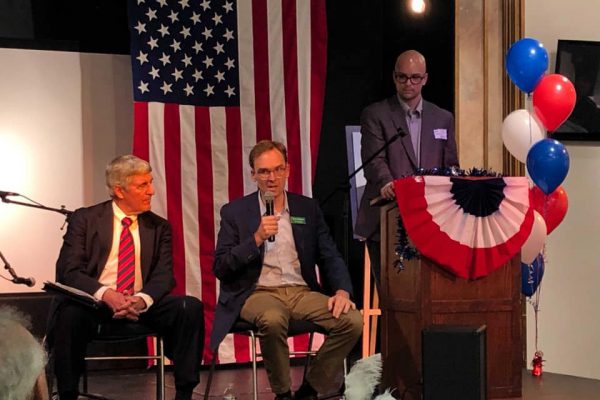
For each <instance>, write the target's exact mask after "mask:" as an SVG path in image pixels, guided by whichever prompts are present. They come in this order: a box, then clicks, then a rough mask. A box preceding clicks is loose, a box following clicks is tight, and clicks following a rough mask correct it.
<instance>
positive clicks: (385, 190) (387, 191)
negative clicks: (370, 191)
mask: <svg viewBox="0 0 600 400" xmlns="http://www.w3.org/2000/svg"><path fill="white" fill-rule="evenodd" d="M379 193H380V194H381V197H383V198H384V199H386V200H392V199H393V198H394V197H396V192H395V191H394V182H393V181H392V182H388V183H386V184H385V185H384V186H383V187H382V188H381V190H380V191H379Z"/></svg>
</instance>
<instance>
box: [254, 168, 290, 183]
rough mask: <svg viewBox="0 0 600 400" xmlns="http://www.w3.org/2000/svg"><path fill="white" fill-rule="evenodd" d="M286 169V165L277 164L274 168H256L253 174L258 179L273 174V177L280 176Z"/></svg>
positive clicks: (264, 178)
mask: <svg viewBox="0 0 600 400" xmlns="http://www.w3.org/2000/svg"><path fill="white" fill-rule="evenodd" d="M286 171H287V166H285V165H279V166H277V167H275V168H259V169H257V170H256V172H255V174H256V176H257V177H258V179H262V180H267V179H269V177H270V176H271V174H273V175H274V176H275V178H282V177H283V176H284V175H285V172H286Z"/></svg>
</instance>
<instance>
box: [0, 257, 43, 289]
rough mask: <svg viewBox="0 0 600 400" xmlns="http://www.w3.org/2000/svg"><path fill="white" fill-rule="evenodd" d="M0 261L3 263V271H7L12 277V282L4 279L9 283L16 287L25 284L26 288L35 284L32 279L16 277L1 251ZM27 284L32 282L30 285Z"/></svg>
mask: <svg viewBox="0 0 600 400" xmlns="http://www.w3.org/2000/svg"><path fill="white" fill-rule="evenodd" d="M0 259H2V262H3V263H4V269H5V270H7V271H8V273H9V274H10V276H12V280H10V279H7V278H5V279H6V280H8V281H11V282H12V283H14V284H15V285H17V284H19V283H23V284H26V285H27V286H30V287H31V286H33V285H34V284H35V280H33V279H32V278H28V279H27V278H21V277H20V276H19V275H17V273H16V272H15V270H14V269H13V268H12V267H11V266H10V263H9V262H8V260H7V259H6V258H4V254H2V252H1V251H0ZM28 282H32V283H31V284H29V283H28Z"/></svg>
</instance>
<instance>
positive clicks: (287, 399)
mask: <svg viewBox="0 0 600 400" xmlns="http://www.w3.org/2000/svg"><path fill="white" fill-rule="evenodd" d="M275 400H293V398H292V392H290V391H289V390H288V391H287V392H285V393H279V394H275Z"/></svg>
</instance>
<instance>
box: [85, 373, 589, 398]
mask: <svg viewBox="0 0 600 400" xmlns="http://www.w3.org/2000/svg"><path fill="white" fill-rule="evenodd" d="M207 375H208V371H206V370H203V371H202V373H201V378H200V379H201V382H200V385H198V387H197V388H196V390H195V392H194V400H197V399H202V398H203V395H204V385H205V384H206V377H207ZM251 376H252V373H251V369H250V368H249V367H248V368H246V367H235V368H226V369H219V370H217V372H216V374H215V378H214V380H213V388H212V390H211V396H210V398H211V399H222V398H223V391H224V390H225V388H226V387H227V385H229V384H230V383H233V385H234V388H235V393H236V396H237V400H251V399H252V383H251ZM301 381H302V367H292V385H293V388H296V387H297V386H298V385H300V383H301ZM89 382H90V391H91V392H93V393H100V394H102V395H104V396H106V397H108V398H111V399H114V400H120V399H123V400H125V399H127V400H149V399H154V398H155V394H154V393H155V392H154V382H155V375H154V373H153V372H147V371H137V370H133V371H131V370H130V371H119V372H118V373H107V372H96V373H92V374H91V376H90V381H89ZM166 385H167V399H172V398H173V397H174V396H175V389H174V385H173V378H172V374H171V373H169V374H168V375H167V381H166ZM258 387H259V392H260V395H259V399H260V400H272V399H273V397H274V396H273V394H272V393H271V391H270V388H269V383H268V381H267V378H266V375H265V372H264V370H263V369H262V368H261V369H259V375H258ZM124 388H126V390H124ZM599 398H600V380H594V379H585V378H577V377H573V376H567V375H559V374H552V373H544V375H543V376H542V377H540V378H536V377H533V376H531V373H530V372H529V371H523V397H522V399H525V400H575V399H577V400H597V399H599Z"/></svg>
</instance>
